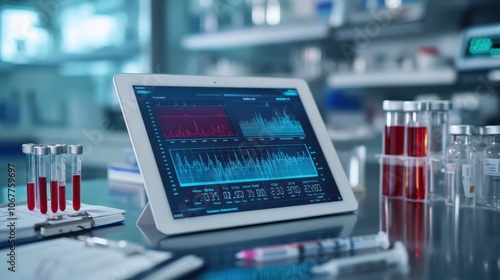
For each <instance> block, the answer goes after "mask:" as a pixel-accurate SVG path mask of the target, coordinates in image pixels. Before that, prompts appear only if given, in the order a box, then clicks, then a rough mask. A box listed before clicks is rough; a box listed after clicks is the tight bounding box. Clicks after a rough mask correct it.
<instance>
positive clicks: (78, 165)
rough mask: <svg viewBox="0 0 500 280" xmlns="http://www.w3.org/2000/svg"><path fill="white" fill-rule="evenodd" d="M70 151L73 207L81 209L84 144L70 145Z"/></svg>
mask: <svg viewBox="0 0 500 280" xmlns="http://www.w3.org/2000/svg"><path fill="white" fill-rule="evenodd" d="M69 153H70V154H71V178H72V185H73V209H74V210H75V211H78V210H80V206H81V199H80V183H81V179H82V177H81V176H82V156H81V154H83V146H82V145H69Z"/></svg>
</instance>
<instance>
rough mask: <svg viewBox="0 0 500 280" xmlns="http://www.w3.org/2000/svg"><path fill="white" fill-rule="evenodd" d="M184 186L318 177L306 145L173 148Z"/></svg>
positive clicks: (180, 180)
mask: <svg viewBox="0 0 500 280" xmlns="http://www.w3.org/2000/svg"><path fill="white" fill-rule="evenodd" d="M170 157H171V158H172V161H173V163H174V168H175V171H176V174H177V177H178V179H179V185H180V186H181V187H192V186H200V185H211V184H228V183H241V182H253V181H267V180H278V179H291V178H304V177H316V176H318V172H317V170H316V167H315V165H314V162H313V160H312V158H311V154H310V153H309V150H308V149H307V146H306V145H281V146H251V147H220V148H199V149H172V150H170Z"/></svg>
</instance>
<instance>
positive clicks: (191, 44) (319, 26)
mask: <svg viewBox="0 0 500 280" xmlns="http://www.w3.org/2000/svg"><path fill="white" fill-rule="evenodd" d="M329 33H330V25H329V24H328V22H327V21H314V22H301V23H293V24H286V25H278V26H262V27H250V28H246V29H240V30H231V31H221V32H214V33H201V34H193V35H188V36H186V37H184V39H183V40H182V42H181V44H182V46H183V47H184V48H185V49H187V50H217V49H230V48H239V47H252V46H261V45H268V44H283V43H290V42H299V41H306V40H318V39H323V38H326V37H328V35H329Z"/></svg>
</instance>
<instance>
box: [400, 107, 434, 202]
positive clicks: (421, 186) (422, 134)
mask: <svg viewBox="0 0 500 280" xmlns="http://www.w3.org/2000/svg"><path fill="white" fill-rule="evenodd" d="M403 109H404V111H405V114H406V132H405V138H406V155H407V156H408V168H407V169H406V171H407V178H406V193H405V194H406V198H407V199H409V200H414V201H421V202H423V201H425V200H427V148H428V143H429V142H428V139H429V138H428V137H429V136H428V127H429V115H428V114H427V111H428V110H429V102H425V101H405V102H404V103H403Z"/></svg>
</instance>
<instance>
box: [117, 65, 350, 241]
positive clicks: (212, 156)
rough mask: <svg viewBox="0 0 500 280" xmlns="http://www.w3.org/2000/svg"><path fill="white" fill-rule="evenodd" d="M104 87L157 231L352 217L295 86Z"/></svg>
mask: <svg viewBox="0 0 500 280" xmlns="http://www.w3.org/2000/svg"><path fill="white" fill-rule="evenodd" d="M114 83H115V87H116V91H117V94H118V98H119V101H120V105H121V108H122V112H123V115H124V119H125V122H126V125H127V129H128V132H129V136H130V139H131V142H132V145H133V148H134V152H135V155H136V157H137V162H138V164H139V168H140V171H141V175H142V177H143V180H144V186H145V189H146V193H147V196H148V199H149V207H150V211H151V213H152V217H153V220H154V223H155V225H156V228H157V229H158V230H159V231H160V232H162V233H164V234H167V235H174V234H181V233H188V232H197V231H205V230H212V229H220V228H228V227H235V226H243V225H250V224H260V223H269V222H276V221H283V220H291V219H299V218H306V217H313V216H320V215H328V214H335V213H341V212H349V211H354V210H355V209H357V206H358V205H357V202H356V199H355V197H354V195H353V192H352V189H351V186H350V185H349V183H348V179H347V176H346V174H345V172H344V170H343V168H342V166H341V164H340V161H339V158H338V156H337V153H336V152H335V149H334V147H333V144H332V142H331V140H330V138H329V136H328V133H327V131H326V128H325V126H324V123H323V121H322V119H321V115H320V113H319V111H318V108H317V106H316V104H315V102H314V99H313V97H312V95H311V92H310V90H309V88H308V86H307V84H306V82H304V81H303V80H300V79H288V78H257V77H207V76H176V75H159V74H118V75H116V76H115V77H114Z"/></svg>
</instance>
